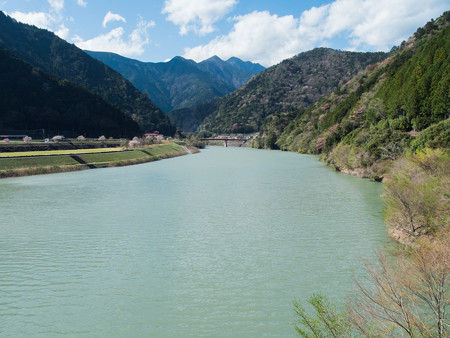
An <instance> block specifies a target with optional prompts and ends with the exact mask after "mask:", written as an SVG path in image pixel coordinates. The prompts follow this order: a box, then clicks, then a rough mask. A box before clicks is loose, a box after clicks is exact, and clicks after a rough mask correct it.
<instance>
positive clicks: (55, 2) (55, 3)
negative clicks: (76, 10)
mask: <svg viewBox="0 0 450 338" xmlns="http://www.w3.org/2000/svg"><path fill="white" fill-rule="evenodd" d="M48 4H49V5H50V8H51V9H52V10H54V11H55V12H59V11H61V10H63V9H64V0H48Z"/></svg>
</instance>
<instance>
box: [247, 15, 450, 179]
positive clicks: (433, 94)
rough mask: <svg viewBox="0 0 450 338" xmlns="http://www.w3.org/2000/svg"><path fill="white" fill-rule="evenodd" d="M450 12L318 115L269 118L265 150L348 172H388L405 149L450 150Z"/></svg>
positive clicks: (317, 108) (318, 107) (324, 103)
mask: <svg viewBox="0 0 450 338" xmlns="http://www.w3.org/2000/svg"><path fill="white" fill-rule="evenodd" d="M449 21H450V12H446V13H444V15H442V16H441V17H440V18H439V19H437V20H436V21H430V22H429V23H428V24H427V25H426V26H425V27H424V28H420V29H418V30H417V32H416V33H415V35H414V36H413V37H412V38H410V39H409V40H408V42H404V43H402V45H401V46H400V47H398V48H395V49H394V50H393V52H392V53H391V56H390V57H389V58H387V59H386V60H384V61H383V62H381V63H379V64H377V65H373V66H370V67H368V68H367V69H366V70H365V71H364V72H362V73H360V74H358V76H356V77H355V78H353V79H352V80H351V81H349V82H348V83H346V84H345V85H344V86H341V87H339V88H338V89H337V90H336V91H335V92H334V93H333V94H331V95H329V96H327V97H325V98H322V99H321V100H320V101H319V102H317V103H316V104H315V105H313V106H312V107H311V108H310V109H308V110H306V111H305V110H304V109H298V110H296V111H292V112H290V113H289V114H277V115H273V116H271V117H269V118H267V119H266V121H265V125H264V127H263V128H262V134H263V137H262V138H261V139H260V140H258V142H256V144H255V145H256V146H258V147H267V148H280V149H283V150H291V151H297V152H302V153H310V154H322V157H323V158H324V159H325V160H326V161H328V162H329V163H330V164H332V165H334V166H336V168H338V169H340V170H347V171H357V172H358V173H359V174H360V175H361V176H371V175H377V176H382V175H383V174H385V170H386V167H388V165H386V161H390V160H395V159H396V158H397V157H398V156H400V155H401V154H402V153H403V152H404V150H405V149H411V150H415V149H417V148H424V147H443V148H448V147H449V144H450V120H449V116H450V94H449V86H450V26H449Z"/></svg>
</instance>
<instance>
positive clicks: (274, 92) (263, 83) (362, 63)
mask: <svg viewBox="0 0 450 338" xmlns="http://www.w3.org/2000/svg"><path fill="white" fill-rule="evenodd" d="M386 56H387V54H386V53H381V52H380V53H357V52H346V51H337V50H333V49H329V48H316V49H314V50H311V51H308V52H304V53H300V54H298V55H297V56H295V57H293V58H291V59H287V60H285V61H283V62H281V63H280V64H278V65H275V66H272V67H270V68H268V69H266V70H265V71H263V72H261V73H259V74H258V75H256V76H254V77H253V78H252V79H251V80H250V81H248V82H247V83H246V84H245V85H243V86H242V87H240V88H239V89H237V90H236V91H234V92H233V93H230V94H228V95H226V96H224V97H222V98H219V99H217V100H215V101H214V102H211V103H210V104H208V105H202V106H201V107H195V108H194V109H192V111H195V112H196V115H197V116H200V117H202V118H204V120H203V121H195V123H191V122H189V121H188V122H186V121H185V119H190V118H192V113H191V114H189V112H178V111H177V112H172V113H171V115H170V116H171V120H172V121H174V123H175V124H176V125H177V126H178V127H181V128H182V129H185V127H187V126H192V125H199V124H201V126H200V130H204V131H206V132H212V133H250V132H256V131H258V130H259V129H260V128H261V126H262V123H263V121H264V118H265V117H267V116H269V115H272V114H276V113H283V112H289V111H292V110H295V109H297V108H299V107H308V106H310V105H311V104H313V103H314V102H315V101H317V100H318V99H319V98H320V97H322V96H324V95H328V94H330V93H331V92H333V91H334V90H336V88H337V87H338V86H341V85H343V84H344V83H346V82H347V81H349V80H350V79H351V78H352V77H353V76H354V75H356V74H357V73H358V72H359V71H361V70H363V69H364V68H365V67H366V66H368V65H370V64H373V63H375V62H378V61H380V60H383V59H384V58H386ZM183 126H184V127H183Z"/></svg>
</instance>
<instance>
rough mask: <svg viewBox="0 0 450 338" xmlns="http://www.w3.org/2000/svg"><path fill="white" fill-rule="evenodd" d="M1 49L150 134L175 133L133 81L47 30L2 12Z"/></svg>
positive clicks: (0, 22)
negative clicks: (116, 109)
mask: <svg viewBox="0 0 450 338" xmlns="http://www.w3.org/2000/svg"><path fill="white" fill-rule="evenodd" d="M0 46H2V47H3V48H6V49H7V50H9V51H10V52H11V53H12V54H13V55H15V56H16V57H18V58H19V59H22V60H24V61H26V62H28V63H29V64H31V65H32V66H34V67H39V68H40V69H42V70H43V71H45V72H47V73H49V74H52V75H55V76H57V77H59V78H61V79H68V80H70V81H71V82H74V83H76V84H78V85H80V86H82V87H85V88H86V89H88V90H89V91H93V92H95V93H96V94H98V95H100V96H101V97H102V98H103V99H104V100H105V101H107V102H109V103H111V104H113V105H115V106H117V107H119V108H120V109H122V110H123V111H124V112H125V113H126V114H128V115H129V116H131V117H133V119H135V120H136V121H137V122H138V123H139V124H140V125H141V126H142V128H143V129H144V130H146V131H153V130H159V131H160V132H161V133H164V134H167V135H171V134H173V133H174V132H175V128H174V127H173V126H172V125H171V124H170V121H169V119H168V117H167V116H166V115H165V114H164V113H163V112H162V111H161V110H159V108H158V107H157V106H155V105H154V104H153V102H152V101H151V100H150V99H149V98H148V97H147V96H146V95H145V94H143V93H141V92H140V91H139V90H137V89H136V88H135V87H134V86H133V85H132V84H131V82H129V81H128V80H126V79H125V78H123V77H122V76H121V75H120V74H119V73H117V72H116V71H114V70H112V69H111V68H109V67H108V66H106V65H105V64H103V63H101V62H100V61H98V60H96V59H94V58H92V57H91V56H89V55H87V54H86V53H84V52H83V51H82V50H81V49H79V48H77V47H76V46H74V45H72V44H70V43H68V42H66V41H64V40H62V39H60V38H59V37H58V36H56V35H55V34H53V33H51V32H49V31H47V30H44V29H39V28H36V27H34V26H30V25H26V24H22V23H18V22H17V21H16V20H14V19H12V18H10V17H8V16H6V15H5V14H4V13H3V12H0Z"/></svg>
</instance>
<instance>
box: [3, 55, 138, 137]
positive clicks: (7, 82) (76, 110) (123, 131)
mask: <svg viewBox="0 0 450 338" xmlns="http://www.w3.org/2000/svg"><path fill="white" fill-rule="evenodd" d="M0 88H1V89H2V90H1V91H0V107H1V110H0V129H45V130H46V132H47V133H50V136H52V135H53V134H56V133H60V132H66V131H69V132H70V133H72V134H73V135H75V136H76V135H85V136H87V137H98V136H100V135H105V136H106V137H109V136H112V137H132V136H135V135H139V133H140V132H141V131H140V128H139V126H138V124H137V123H136V122H135V121H133V120H132V119H131V117H129V116H127V115H125V114H124V113H123V112H122V111H121V110H120V109H118V108H116V107H114V106H113V105H111V104H109V103H107V102H105V101H104V100H103V99H102V98H100V97H99V96H98V95H95V94H92V93H90V92H88V91H86V90H85V89H84V88H82V87H79V86H77V85H75V84H73V83H71V82H69V81H67V80H58V79H57V78H54V77H52V76H50V75H48V74H46V73H44V72H42V71H41V70H39V69H38V68H34V67H32V66H31V65H29V64H27V63H26V62H24V61H21V60H19V59H17V58H16V57H14V56H13V55H11V54H10V53H9V52H8V51H7V50H5V49H0Z"/></svg>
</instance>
